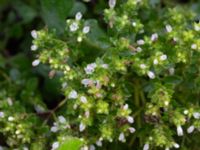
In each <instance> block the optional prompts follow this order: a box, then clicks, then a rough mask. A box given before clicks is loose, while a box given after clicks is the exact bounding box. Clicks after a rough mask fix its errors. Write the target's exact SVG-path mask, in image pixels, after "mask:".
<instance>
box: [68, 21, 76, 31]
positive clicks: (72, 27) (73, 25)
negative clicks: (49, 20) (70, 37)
mask: <svg viewBox="0 0 200 150" xmlns="http://www.w3.org/2000/svg"><path fill="white" fill-rule="evenodd" d="M69 29H70V31H71V32H75V31H76V30H78V24H77V23H76V22H74V23H72V24H71V25H70V26H69Z"/></svg>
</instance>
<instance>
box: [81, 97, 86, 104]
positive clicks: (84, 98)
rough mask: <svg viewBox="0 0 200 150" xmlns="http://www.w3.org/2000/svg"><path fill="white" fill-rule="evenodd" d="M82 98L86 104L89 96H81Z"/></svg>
mask: <svg viewBox="0 0 200 150" xmlns="http://www.w3.org/2000/svg"><path fill="white" fill-rule="evenodd" d="M80 100H81V102H82V103H84V104H85V103H87V98H86V97H85V96H81V98H80Z"/></svg>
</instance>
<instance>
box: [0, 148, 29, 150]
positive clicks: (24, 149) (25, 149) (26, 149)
mask: <svg viewBox="0 0 200 150" xmlns="http://www.w3.org/2000/svg"><path fill="white" fill-rule="evenodd" d="M0 150H1V149H0ZM23 150H29V149H28V147H23Z"/></svg>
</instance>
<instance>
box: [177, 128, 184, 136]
mask: <svg viewBox="0 0 200 150" xmlns="http://www.w3.org/2000/svg"><path fill="white" fill-rule="evenodd" d="M177 135H178V136H183V129H182V127H181V126H177Z"/></svg>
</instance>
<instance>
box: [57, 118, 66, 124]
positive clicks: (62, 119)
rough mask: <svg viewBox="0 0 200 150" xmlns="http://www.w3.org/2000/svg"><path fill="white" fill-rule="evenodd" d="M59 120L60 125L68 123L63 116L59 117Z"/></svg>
mask: <svg viewBox="0 0 200 150" xmlns="http://www.w3.org/2000/svg"><path fill="white" fill-rule="evenodd" d="M58 120H59V122H60V123H66V119H65V118H64V117H63V116H58Z"/></svg>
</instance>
